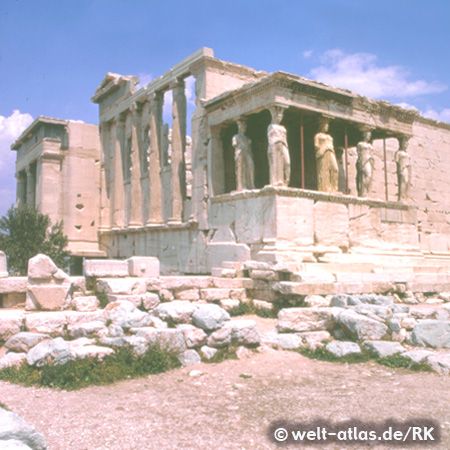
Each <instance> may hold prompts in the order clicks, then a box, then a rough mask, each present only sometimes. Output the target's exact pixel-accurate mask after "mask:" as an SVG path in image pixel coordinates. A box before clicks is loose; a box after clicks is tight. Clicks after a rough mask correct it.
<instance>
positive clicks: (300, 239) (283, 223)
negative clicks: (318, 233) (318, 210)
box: [276, 196, 314, 246]
mask: <svg viewBox="0 0 450 450" xmlns="http://www.w3.org/2000/svg"><path fill="white" fill-rule="evenodd" d="M313 211H314V200H312V199H307V198H295V197H284V196H277V197H276V233H277V238H278V239H280V240H283V241H288V242H293V243H294V244H295V245H304V246H306V245H313V244H314V214H313Z"/></svg>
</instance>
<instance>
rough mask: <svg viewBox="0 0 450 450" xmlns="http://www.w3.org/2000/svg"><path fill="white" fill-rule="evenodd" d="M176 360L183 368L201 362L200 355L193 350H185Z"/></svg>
mask: <svg viewBox="0 0 450 450" xmlns="http://www.w3.org/2000/svg"><path fill="white" fill-rule="evenodd" d="M178 360H179V361H180V363H181V364H182V365H183V366H194V365H195V364H199V363H200V362H202V360H201V358H200V355H199V354H198V353H197V352H196V351H195V350H192V349H190V350H185V351H184V352H183V353H181V354H179V355H178Z"/></svg>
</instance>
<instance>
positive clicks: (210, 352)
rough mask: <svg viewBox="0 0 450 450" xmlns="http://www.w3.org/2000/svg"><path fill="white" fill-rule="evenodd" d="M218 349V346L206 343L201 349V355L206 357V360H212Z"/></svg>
mask: <svg viewBox="0 0 450 450" xmlns="http://www.w3.org/2000/svg"><path fill="white" fill-rule="evenodd" d="M217 351H218V350H217V349H216V348H212V347H208V346H207V345H204V346H203V347H202V348H201V349H200V356H201V357H202V358H203V359H205V360H206V361H210V360H211V359H213V358H214V355H215V354H216V353H217Z"/></svg>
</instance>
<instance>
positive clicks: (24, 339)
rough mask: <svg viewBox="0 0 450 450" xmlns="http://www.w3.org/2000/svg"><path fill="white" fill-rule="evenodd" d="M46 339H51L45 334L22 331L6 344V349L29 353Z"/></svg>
mask: <svg viewBox="0 0 450 450" xmlns="http://www.w3.org/2000/svg"><path fill="white" fill-rule="evenodd" d="M45 339H50V336H49V335H48V334H43V333H30V332H29V331H21V332H20V333H17V334H15V335H14V336H11V337H10V338H9V339H8V340H7V341H6V342H5V347H6V348H7V349H8V350H11V351H12V352H18V353H20V352H24V353H27V352H28V351H29V350H30V349H31V348H33V347H34V346H35V345H37V344H39V342H41V341H43V340H45Z"/></svg>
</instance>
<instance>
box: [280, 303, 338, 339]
mask: <svg viewBox="0 0 450 450" xmlns="http://www.w3.org/2000/svg"><path fill="white" fill-rule="evenodd" d="M332 311H333V310H332V308H285V309H282V310H281V311H280V312H279V313H278V322H277V330H278V332H280V333H286V332H301V331H321V330H329V329H332V328H333V326H334V324H335V321H334V318H333V314H332Z"/></svg>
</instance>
